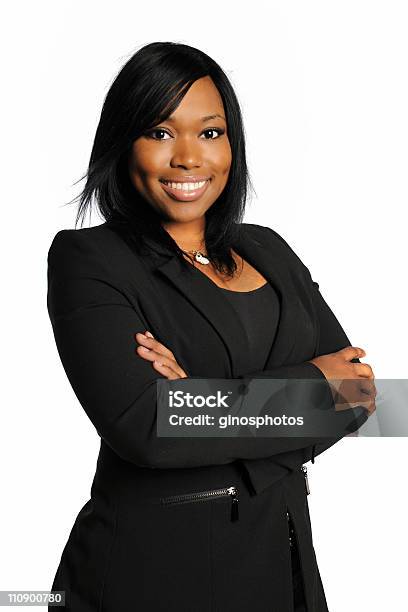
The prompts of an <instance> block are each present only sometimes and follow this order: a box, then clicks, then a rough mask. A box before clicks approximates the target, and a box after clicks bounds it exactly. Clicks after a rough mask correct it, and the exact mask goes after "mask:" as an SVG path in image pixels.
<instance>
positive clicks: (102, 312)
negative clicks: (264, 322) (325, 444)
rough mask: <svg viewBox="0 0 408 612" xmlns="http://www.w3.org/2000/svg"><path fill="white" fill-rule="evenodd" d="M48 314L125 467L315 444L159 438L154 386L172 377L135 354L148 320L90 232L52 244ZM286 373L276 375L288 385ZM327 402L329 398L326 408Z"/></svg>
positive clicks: (69, 234)
mask: <svg viewBox="0 0 408 612" xmlns="http://www.w3.org/2000/svg"><path fill="white" fill-rule="evenodd" d="M47 308H48V312H49V317H50V320H51V324H52V328H53V333H54V337H55V342H56V346H57V349H58V353H59V356H60V359H61V361H62V364H63V367H64V369H65V372H66V375H67V377H68V380H69V382H70V384H71V386H72V388H73V390H74V392H75V394H76V397H77V398H78V400H79V402H80V404H81V405H82V407H83V408H84V410H85V412H86V414H87V415H88V417H89V419H90V420H91V421H92V423H93V425H94V426H95V428H96V430H97V432H98V434H99V435H100V437H101V438H103V439H104V441H105V442H106V443H107V444H108V445H109V446H110V447H111V448H112V449H113V450H114V451H115V452H116V453H117V454H118V455H119V456H120V457H122V458H123V459H125V460H127V461H129V462H131V463H134V464H136V465H139V466H142V467H150V468H177V467H194V466H204V465H219V464H226V463H230V462H232V461H235V460H236V459H258V458H265V457H271V456H272V455H275V454H278V453H283V452H287V451H293V450H298V449H300V448H305V447H306V446H309V445H310V444H312V443H313V440H312V439H311V438H295V437H284V438H243V437H242V438H232V437H230V438H225V437H224V438H197V437H192V438H182V437H177V438H174V437H172V438H169V437H164V436H157V433H156V424H157V405H156V383H157V380H158V379H166V377H165V376H162V375H161V374H159V373H158V372H156V371H155V370H154V369H153V367H152V365H151V363H150V362H148V361H146V360H144V359H142V358H140V357H139V356H138V355H137V354H136V353H135V348H136V342H135V338H134V335H135V333H136V332H138V331H141V332H143V331H144V330H145V329H146V327H145V325H144V323H143V315H142V314H141V313H139V312H138V311H137V310H136V309H135V307H134V305H133V304H132V303H130V301H129V299H128V298H127V295H126V291H123V287H122V284H121V282H120V281H119V280H118V279H117V278H116V275H115V274H114V273H113V272H112V270H111V268H110V266H109V261H108V259H107V256H106V254H105V253H104V252H103V251H102V249H100V248H99V245H97V244H96V242H95V241H94V240H93V238H92V236H91V235H90V234H89V233H87V232H85V231H84V230H82V231H81V230H79V231H78V230H61V231H60V232H58V233H57V234H56V236H55V237H54V239H53V241H52V244H51V246H50V249H49V252H48V293H47ZM169 348H171V347H169ZM299 368H300V371H301V377H302V378H303V377H304V372H306V371H313V373H314V374H313V375H314V376H316V375H318V371H319V372H320V370H318V368H316V367H315V366H313V364H306V365H303V366H299ZM284 370H285V369H283V370H282V371H280V368H276V370H274V371H273V372H272V373H273V375H274V376H275V377H277V378H279V377H281V378H284V377H285V376H286V372H285V371H284ZM295 370H296V374H297V373H298V369H297V368H294V369H293V372H292V373H294V371H295ZM166 380H167V379H166ZM206 380H207V379H206ZM214 380H217V379H214ZM218 380H219V379H218ZM236 380H237V382H240V383H241V384H242V381H239V380H238V379H236ZM329 395H330V393H329V390H328V395H327V402H328V405H329V404H330V402H332V399H331V396H330V398H329ZM330 405H331V404H330ZM318 441H319V440H318V439H316V442H318Z"/></svg>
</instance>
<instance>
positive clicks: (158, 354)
mask: <svg viewBox="0 0 408 612" xmlns="http://www.w3.org/2000/svg"><path fill="white" fill-rule="evenodd" d="M135 338H136V342H138V343H139V346H138V347H137V348H136V353H137V354H138V355H139V357H142V358H143V359H147V361H151V362H152V365H153V367H154V369H155V370H157V371H158V372H160V374H162V375H163V376H165V377H166V378H167V379H168V380H176V379H177V378H187V374H186V373H185V372H184V370H183V368H181V367H180V366H179V364H178V363H177V361H176V360H175V358H174V355H173V353H172V352H171V351H170V350H169V349H168V348H166V347H165V346H164V344H161V343H160V342H158V341H157V340H155V339H154V337H153V336H152V334H151V333H150V332H149V331H146V332H145V333H144V334H142V333H141V332H138V333H137V334H135Z"/></svg>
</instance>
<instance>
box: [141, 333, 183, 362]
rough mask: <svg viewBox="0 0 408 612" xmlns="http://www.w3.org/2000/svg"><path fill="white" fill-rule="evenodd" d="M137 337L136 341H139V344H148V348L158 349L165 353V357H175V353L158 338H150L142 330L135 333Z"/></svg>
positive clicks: (160, 352) (159, 352) (159, 351)
mask: <svg viewBox="0 0 408 612" xmlns="http://www.w3.org/2000/svg"><path fill="white" fill-rule="evenodd" d="M135 338H136V341H137V342H139V344H142V345H143V346H146V347H147V348H150V349H153V350H154V351H156V353H158V354H160V355H164V356H165V357H169V358H170V359H174V355H173V353H172V352H171V351H170V350H169V349H168V348H167V347H165V346H164V344H162V343H161V342H159V341H158V340H154V339H153V338H148V337H147V336H145V335H144V334H142V333H141V332H138V333H137V334H135Z"/></svg>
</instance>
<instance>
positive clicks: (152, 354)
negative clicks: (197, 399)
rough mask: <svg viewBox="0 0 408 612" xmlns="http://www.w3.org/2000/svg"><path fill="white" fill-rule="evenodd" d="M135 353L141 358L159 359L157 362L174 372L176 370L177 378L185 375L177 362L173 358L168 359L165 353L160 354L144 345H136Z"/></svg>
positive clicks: (148, 359)
mask: <svg viewBox="0 0 408 612" xmlns="http://www.w3.org/2000/svg"><path fill="white" fill-rule="evenodd" d="M136 353H137V354H138V355H139V357H143V359H146V360H147V361H155V360H157V361H159V363H163V365H165V366H167V367H168V368H171V369H172V370H173V371H174V372H176V374H177V378H184V377H185V372H184V370H183V369H182V368H180V366H179V364H178V363H177V361H175V360H174V359H170V358H169V357H166V356H165V355H161V354H160V353H157V352H156V351H154V350H153V349H149V348H147V347H146V346H138V347H137V348H136Z"/></svg>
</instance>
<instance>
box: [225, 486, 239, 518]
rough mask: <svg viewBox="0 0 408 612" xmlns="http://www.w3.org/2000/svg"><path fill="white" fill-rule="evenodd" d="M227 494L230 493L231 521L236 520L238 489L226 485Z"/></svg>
mask: <svg viewBox="0 0 408 612" xmlns="http://www.w3.org/2000/svg"><path fill="white" fill-rule="evenodd" d="M227 491H228V494H229V495H231V521H237V520H238V516H239V515H238V496H237V494H238V491H237V488H236V487H228V489H227Z"/></svg>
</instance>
